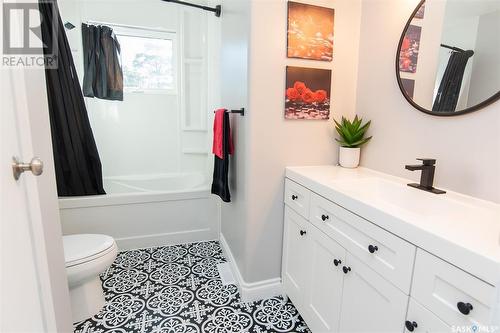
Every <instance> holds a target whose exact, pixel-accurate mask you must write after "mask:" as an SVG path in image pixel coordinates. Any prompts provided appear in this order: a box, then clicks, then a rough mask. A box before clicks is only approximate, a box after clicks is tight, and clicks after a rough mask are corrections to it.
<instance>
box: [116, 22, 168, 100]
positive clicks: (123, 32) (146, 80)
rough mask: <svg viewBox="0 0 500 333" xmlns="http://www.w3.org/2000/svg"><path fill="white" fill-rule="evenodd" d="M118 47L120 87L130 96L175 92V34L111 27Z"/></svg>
mask: <svg viewBox="0 0 500 333" xmlns="http://www.w3.org/2000/svg"><path fill="white" fill-rule="evenodd" d="M114 31H115V33H116V36H117V37H118V41H119V43H120V48H121V60H122V68H123V84H124V89H125V91H129V92H138V91H140V92H160V93H161V92H174V91H175V90H176V87H177V82H176V81H177V78H176V72H177V70H176V62H175V61H176V60H175V59H176V55H175V34H173V33H167V32H161V31H153V30H146V29H139V28H123V27H116V28H115V27H114Z"/></svg>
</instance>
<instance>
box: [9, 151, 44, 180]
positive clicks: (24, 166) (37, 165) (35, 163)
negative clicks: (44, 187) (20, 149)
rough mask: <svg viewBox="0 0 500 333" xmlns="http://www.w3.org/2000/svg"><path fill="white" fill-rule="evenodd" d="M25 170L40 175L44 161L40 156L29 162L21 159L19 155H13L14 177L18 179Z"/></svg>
mask: <svg viewBox="0 0 500 333" xmlns="http://www.w3.org/2000/svg"><path fill="white" fill-rule="evenodd" d="M25 171H31V173H32V174H33V175H35V176H40V175H41V174H42V172H43V162H42V160H41V159H39V158H38V157H33V158H32V159H31V161H30V162H29V163H23V162H21V161H19V159H18V158H17V157H15V156H14V157H12V173H13V175H14V179H15V180H18V179H19V177H20V176H21V174H22V173H23V172H25Z"/></svg>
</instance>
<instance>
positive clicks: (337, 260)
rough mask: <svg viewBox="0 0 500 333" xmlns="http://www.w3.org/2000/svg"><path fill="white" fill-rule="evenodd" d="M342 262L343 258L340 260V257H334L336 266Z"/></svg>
mask: <svg viewBox="0 0 500 333" xmlns="http://www.w3.org/2000/svg"><path fill="white" fill-rule="evenodd" d="M341 263H342V260H340V259H333V264H334V265H335V266H338V265H340V264H341Z"/></svg>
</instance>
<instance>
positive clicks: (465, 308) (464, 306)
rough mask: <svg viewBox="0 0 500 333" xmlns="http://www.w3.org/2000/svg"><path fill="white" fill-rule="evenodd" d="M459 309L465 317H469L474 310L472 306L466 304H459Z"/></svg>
mask: <svg viewBox="0 0 500 333" xmlns="http://www.w3.org/2000/svg"><path fill="white" fill-rule="evenodd" d="M457 308H458V311H460V313H461V314H464V315H468V314H469V313H470V312H471V311H472V309H473V307H472V304H470V303H464V302H458V303H457Z"/></svg>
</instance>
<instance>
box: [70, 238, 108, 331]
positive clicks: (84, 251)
mask: <svg viewBox="0 0 500 333" xmlns="http://www.w3.org/2000/svg"><path fill="white" fill-rule="evenodd" d="M63 243H64V257H65V260H66V273H67V274H68V284H69V294H70V298H71V310H72V313H73V322H78V321H81V320H84V319H87V318H90V317H92V316H93V315H95V314H96V313H98V312H99V310H101V308H102V307H103V305H104V293H103V291H102V286H101V281H100V279H99V274H100V273H102V272H104V271H105V270H106V269H108V268H109V266H111V264H112V263H113V261H114V260H115V258H116V254H117V252H118V248H117V246H116V243H115V240H114V239H113V238H112V237H110V236H106V235H94V234H78V235H67V236H63Z"/></svg>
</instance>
